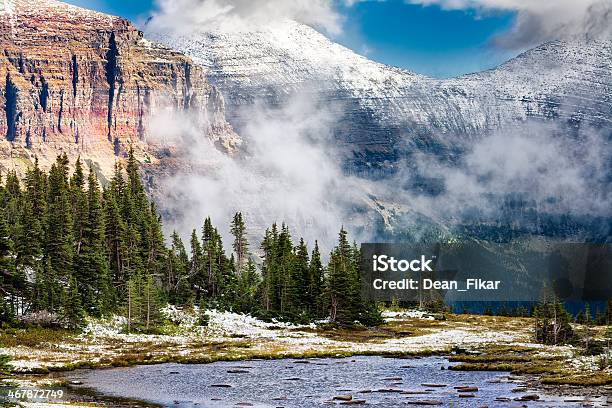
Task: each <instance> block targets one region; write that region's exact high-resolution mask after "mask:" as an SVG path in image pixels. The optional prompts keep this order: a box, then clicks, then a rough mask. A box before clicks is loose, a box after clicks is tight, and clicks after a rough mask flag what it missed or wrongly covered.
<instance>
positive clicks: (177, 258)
mask: <svg viewBox="0 0 612 408" xmlns="http://www.w3.org/2000/svg"><path fill="white" fill-rule="evenodd" d="M189 269H190V262H189V256H188V255H187V251H186V250H185V245H184V244H183V241H182V240H181V238H180V237H179V235H178V234H177V232H176V231H175V232H174V233H173V234H172V247H171V249H170V251H169V252H168V257H167V263H166V270H165V277H164V286H165V292H166V296H167V298H168V301H169V302H170V303H172V304H179V305H184V304H188V303H191V302H192V301H193V296H192V292H191V284H190V280H189Z"/></svg>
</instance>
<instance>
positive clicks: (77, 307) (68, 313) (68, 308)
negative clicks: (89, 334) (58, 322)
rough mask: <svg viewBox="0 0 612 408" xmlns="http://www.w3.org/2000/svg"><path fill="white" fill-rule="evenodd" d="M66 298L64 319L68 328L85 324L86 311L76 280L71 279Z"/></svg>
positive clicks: (63, 312) (63, 308) (64, 299)
mask: <svg viewBox="0 0 612 408" xmlns="http://www.w3.org/2000/svg"><path fill="white" fill-rule="evenodd" d="M66 292H67V293H66V296H65V297H64V298H63V301H64V303H63V305H62V317H63V320H64V322H65V324H66V326H67V327H69V328H72V329H74V328H77V327H79V326H80V325H81V324H82V323H83V318H84V317H85V311H84V310H83V306H82V304H81V297H80V296H79V291H78V286H77V282H76V279H75V278H74V277H70V280H69V285H68V289H67V291H66Z"/></svg>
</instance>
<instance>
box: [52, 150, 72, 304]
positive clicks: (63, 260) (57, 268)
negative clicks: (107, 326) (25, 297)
mask: <svg viewBox="0 0 612 408" xmlns="http://www.w3.org/2000/svg"><path fill="white" fill-rule="evenodd" d="M47 208H48V211H47V219H46V225H45V241H46V254H45V258H46V263H47V264H46V266H47V268H48V271H46V273H47V274H50V275H51V276H53V277H54V282H53V285H52V286H51V287H50V288H47V289H49V293H48V295H49V301H48V307H51V308H52V310H51V311H54V310H55V309H56V308H59V307H60V305H62V304H63V303H64V299H63V298H64V296H65V288H66V287H68V286H69V282H70V278H71V272H72V270H73V269H72V266H73V259H74V246H73V243H74V241H73V239H74V237H73V222H72V218H73V217H72V206H71V204H70V192H69V186H68V157H67V156H66V154H64V155H62V156H59V157H58V158H57V161H56V162H55V164H53V166H51V170H50V171H49V187H48V192H47Z"/></svg>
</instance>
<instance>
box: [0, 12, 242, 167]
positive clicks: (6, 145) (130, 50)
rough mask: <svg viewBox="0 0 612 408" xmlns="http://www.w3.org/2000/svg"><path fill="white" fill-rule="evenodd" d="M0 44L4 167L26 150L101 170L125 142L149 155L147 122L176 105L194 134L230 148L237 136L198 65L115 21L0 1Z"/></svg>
mask: <svg viewBox="0 0 612 408" xmlns="http://www.w3.org/2000/svg"><path fill="white" fill-rule="evenodd" d="M0 50H2V52H1V53H0V108H1V109H2V111H0V140H2V142H1V144H0V146H1V149H2V157H3V160H2V161H0V162H1V163H3V164H4V167H10V166H16V165H17V166H19V164H20V163H21V164H23V163H25V164H26V165H27V164H28V162H29V161H31V160H32V157H33V156H34V155H36V156H37V157H38V158H39V160H41V163H42V164H43V165H44V164H45V163H46V162H49V161H52V160H53V159H54V158H55V156H56V154H57V153H59V152H61V151H66V152H68V153H69V154H70V155H73V156H75V155H77V154H79V155H81V156H82V157H84V158H91V159H92V160H93V161H94V162H96V163H97V164H98V166H99V167H100V168H101V170H102V172H103V173H109V172H110V171H111V170H112V165H113V163H114V161H115V157H116V155H122V153H124V152H125V150H126V149H127V147H128V146H129V145H132V146H134V147H136V148H137V150H139V152H140V153H145V152H147V154H148V153H151V154H152V155H153V156H155V148H154V146H155V144H156V140H152V139H151V129H150V125H149V123H150V119H151V118H152V117H155V116H156V115H158V114H164V113H167V112H168V111H175V110H176V111H186V112H189V114H190V116H191V117H192V118H194V121H195V122H196V123H197V126H198V128H199V129H200V131H201V133H202V137H206V136H208V137H210V138H211V139H213V140H214V141H216V142H218V143H219V144H220V145H222V146H224V147H225V148H228V149H231V148H232V146H233V144H234V143H235V142H236V141H237V139H236V135H235V134H234V133H233V132H232V130H231V127H230V126H229V125H228V124H227V122H226V121H225V117H224V102H223V98H222V96H221V95H220V93H219V92H217V90H216V89H215V88H214V87H212V86H211V85H209V84H208V83H207V82H206V80H205V78H204V76H203V75H202V71H201V70H200V68H198V67H197V66H194V65H193V64H192V62H191V60H190V59H189V58H187V57H185V56H184V55H182V54H180V53H178V52H175V51H172V50H170V49H168V48H166V47H164V46H161V45H157V44H154V43H152V42H150V41H148V40H146V39H145V38H143V34H142V33H141V32H139V31H138V30H136V29H135V28H134V27H133V26H132V25H131V24H130V23H129V22H128V21H127V20H124V19H122V18H119V17H113V16H109V15H106V14H102V13H97V12H93V11H89V10H85V9H81V8H78V7H74V6H70V5H67V4H64V3H61V2H57V1H54V0H4V1H2V2H0ZM17 157H19V158H22V159H24V160H16V158H17ZM153 160H154V158H153Z"/></svg>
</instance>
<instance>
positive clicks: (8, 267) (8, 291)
mask: <svg viewBox="0 0 612 408" xmlns="http://www.w3.org/2000/svg"><path fill="white" fill-rule="evenodd" d="M4 217H5V216H4V214H2V213H0V303H1V304H0V309H1V310H0V322H11V321H12V320H13V318H14V317H15V314H16V310H15V300H16V299H15V297H16V295H17V291H18V289H19V287H20V286H21V283H20V282H19V280H18V278H17V276H16V275H17V268H16V265H15V256H14V252H13V242H12V241H11V239H10V235H9V228H8V225H7V223H6V220H5V218H4ZM6 297H11V304H10V305H7V304H5V298H6Z"/></svg>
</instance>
